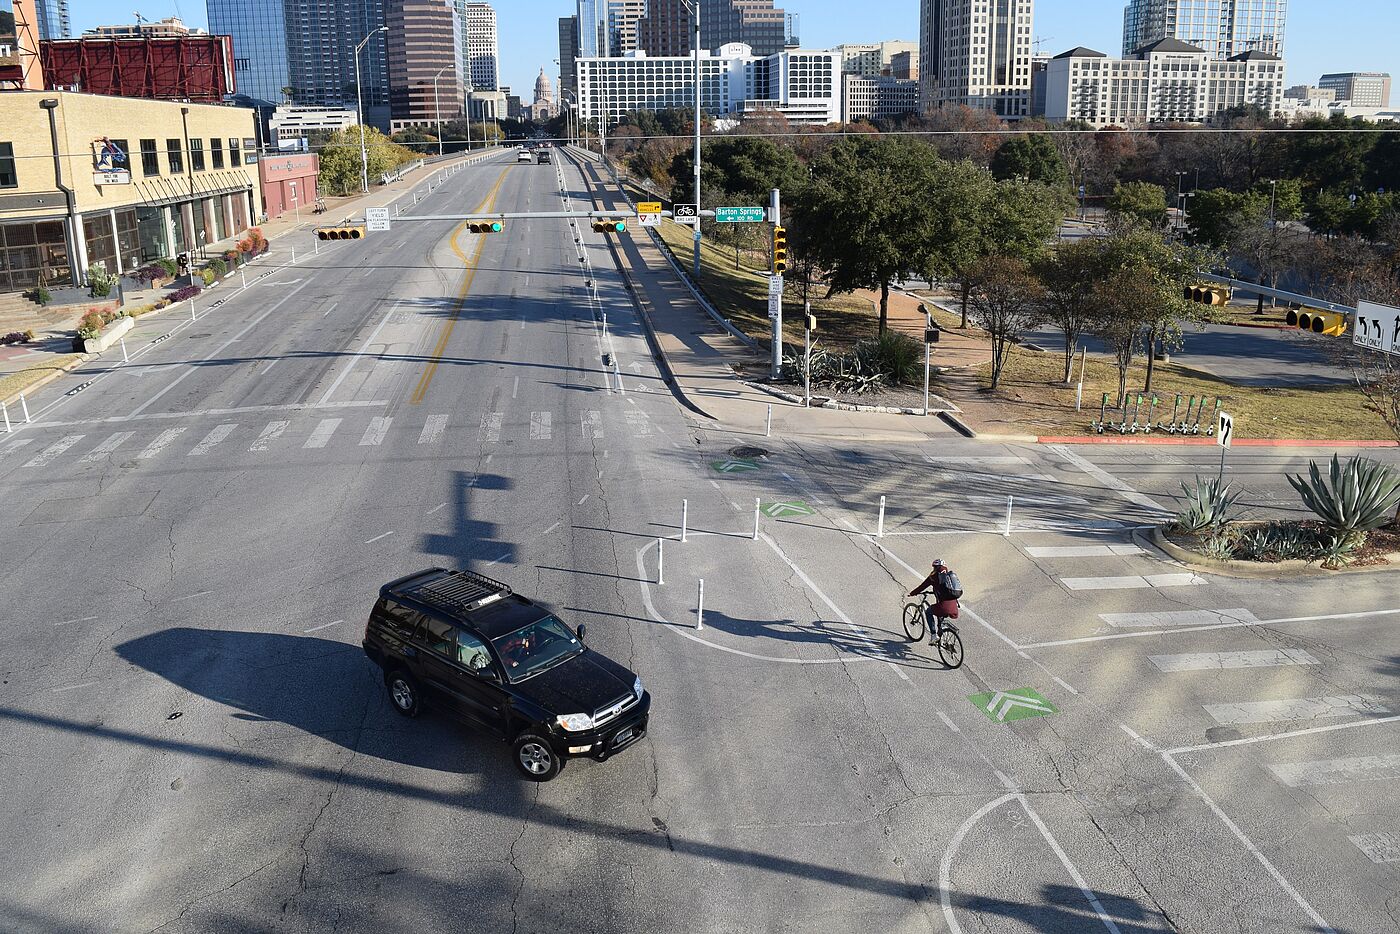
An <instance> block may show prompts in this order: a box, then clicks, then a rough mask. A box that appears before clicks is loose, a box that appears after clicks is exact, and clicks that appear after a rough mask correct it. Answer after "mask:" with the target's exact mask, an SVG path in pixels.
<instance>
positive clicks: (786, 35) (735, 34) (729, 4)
mask: <svg viewBox="0 0 1400 934" xmlns="http://www.w3.org/2000/svg"><path fill="white" fill-rule="evenodd" d="M773 3H774V0H706V2H705V3H703V4H702V5H701V7H700V43H701V45H702V46H703V47H704V48H706V49H717V48H719V47H720V46H722V45H727V44H729V43H731V42H742V43H744V44H745V45H747V46H748V47H749V48H751V49H752V50H753V54H755V55H776V54H777V53H779V52H781V51H783V49H786V48H792V47H795V46H796V45H797V44H798V37H797V15H796V14H795V13H794V14H789V13H785V12H783V10H782V9H780V8H777V7H774V6H773Z"/></svg>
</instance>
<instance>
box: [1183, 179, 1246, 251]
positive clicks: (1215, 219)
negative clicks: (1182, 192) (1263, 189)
mask: <svg viewBox="0 0 1400 934" xmlns="http://www.w3.org/2000/svg"><path fill="white" fill-rule="evenodd" d="M1244 204H1245V196H1244V195H1237V194H1235V193H1234V192H1232V191H1226V190H1225V189H1224V188H1212V189H1209V190H1206V189H1202V190H1201V191H1197V192H1196V193H1195V194H1193V195H1192V196H1191V197H1190V198H1187V199H1186V223H1187V228H1188V230H1189V231H1190V235H1191V241H1192V242H1193V243H1198V244H1201V245H1202V246H1208V247H1211V248H1213V249H1217V250H1223V249H1225V247H1226V245H1227V244H1228V243H1229V242H1230V234H1231V231H1232V230H1233V229H1234V227H1235V224H1236V223H1237V221H1238V216H1239V213H1240V212H1241V211H1242V210H1243V208H1244Z"/></svg>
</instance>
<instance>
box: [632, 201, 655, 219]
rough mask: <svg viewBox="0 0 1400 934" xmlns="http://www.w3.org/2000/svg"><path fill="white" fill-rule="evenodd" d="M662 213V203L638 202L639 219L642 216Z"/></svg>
mask: <svg viewBox="0 0 1400 934" xmlns="http://www.w3.org/2000/svg"><path fill="white" fill-rule="evenodd" d="M660 213H661V202H660V201H638V202H637V216H638V217H640V216H641V215H643V214H660Z"/></svg>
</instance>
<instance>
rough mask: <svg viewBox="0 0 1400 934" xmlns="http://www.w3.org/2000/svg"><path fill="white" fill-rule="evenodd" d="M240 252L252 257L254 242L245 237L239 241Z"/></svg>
mask: <svg viewBox="0 0 1400 934" xmlns="http://www.w3.org/2000/svg"><path fill="white" fill-rule="evenodd" d="M238 252H240V253H245V254H248V255H251V254H252V252H253V241H252V240H249V239H248V238H247V237H244V238H243V239H242V240H239V241H238Z"/></svg>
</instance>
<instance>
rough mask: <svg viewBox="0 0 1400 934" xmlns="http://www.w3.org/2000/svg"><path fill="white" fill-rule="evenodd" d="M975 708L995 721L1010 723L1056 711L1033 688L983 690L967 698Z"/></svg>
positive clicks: (1052, 705) (1053, 706)
mask: <svg viewBox="0 0 1400 934" xmlns="http://www.w3.org/2000/svg"><path fill="white" fill-rule="evenodd" d="M967 699H968V700H970V701H972V703H973V704H975V705H976V706H977V709H978V710H980V711H982V712H983V713H984V714H986V715H987V719H989V720H992V721H994V722H996V723H1010V722H1011V721H1012V720H1024V719H1026V718H1027V717H1043V716H1045V715H1046V714H1051V713H1056V708H1055V705H1054V704H1052V703H1050V702H1049V701H1048V700H1046V699H1045V698H1044V697H1043V696H1042V695H1041V694H1040V692H1039V691H1037V690H1036V689H1035V688H1007V689H1006V690H1005V691H983V692H982V693H981V694H971V695H969V696H968V698H967Z"/></svg>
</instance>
